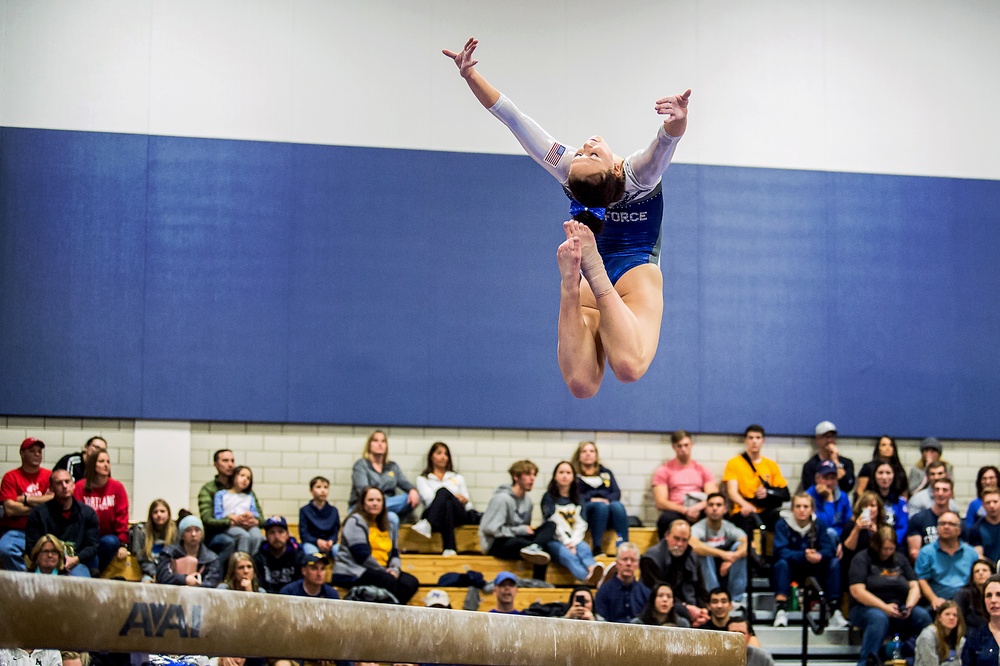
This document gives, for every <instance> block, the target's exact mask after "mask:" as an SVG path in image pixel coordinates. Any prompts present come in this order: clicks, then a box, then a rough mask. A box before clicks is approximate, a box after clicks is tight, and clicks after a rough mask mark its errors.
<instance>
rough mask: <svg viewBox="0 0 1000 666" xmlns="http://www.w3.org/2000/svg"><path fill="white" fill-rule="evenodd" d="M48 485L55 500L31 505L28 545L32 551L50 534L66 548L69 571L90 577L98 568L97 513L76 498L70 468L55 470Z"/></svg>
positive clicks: (26, 544) (26, 542)
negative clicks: (93, 570)
mask: <svg viewBox="0 0 1000 666" xmlns="http://www.w3.org/2000/svg"><path fill="white" fill-rule="evenodd" d="M49 486H50V488H51V489H52V499H51V500H49V501H48V502H46V503H44V504H39V505H38V506H36V507H34V508H32V509H31V513H29V514H28V521H27V524H26V525H25V527H24V534H25V546H26V548H27V549H28V552H29V553H30V552H31V551H32V550H33V549H34V547H35V544H36V543H37V542H38V541H39V539H41V538H42V537H44V536H45V535H46V534H51V535H53V536H55V537H57V538H58V539H59V540H60V541H62V542H63V545H64V546H65V548H66V561H65V563H64V566H65V568H66V571H67V572H68V573H69V574H70V575H71V576H81V577H85V578H86V577H89V576H90V570H91V568H94V569H96V568H97V541H98V538H99V537H98V526H97V514H96V513H94V510H93V509H91V508H90V507H89V506H87V505H86V504H84V503H83V502H80V501H78V500H76V499H74V498H73V488H74V484H73V477H72V476H70V474H69V472H68V471H66V470H64V469H59V470H56V471H55V472H53V473H52V476H51V478H50V479H49Z"/></svg>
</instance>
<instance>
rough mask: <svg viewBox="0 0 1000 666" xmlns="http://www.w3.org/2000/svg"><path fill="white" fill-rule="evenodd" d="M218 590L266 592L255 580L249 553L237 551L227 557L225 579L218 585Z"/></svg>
mask: <svg viewBox="0 0 1000 666" xmlns="http://www.w3.org/2000/svg"><path fill="white" fill-rule="evenodd" d="M218 589H220V590H236V591H238V592H261V593H264V592H266V591H267V590H265V589H264V588H262V587H261V586H260V581H259V580H258V578H257V567H256V565H254V563H253V558H252V557H250V554H249V553H244V552H243V551H242V550H238V551H236V552H235V553H233V554H232V555H230V556H229V564H228V566H227V567H226V577H225V578H223V579H222V582H221V583H219V587H218Z"/></svg>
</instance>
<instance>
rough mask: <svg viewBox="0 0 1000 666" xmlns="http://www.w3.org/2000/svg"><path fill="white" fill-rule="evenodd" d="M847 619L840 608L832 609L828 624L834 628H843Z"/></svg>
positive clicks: (846, 623)
mask: <svg viewBox="0 0 1000 666" xmlns="http://www.w3.org/2000/svg"><path fill="white" fill-rule="evenodd" d="M848 624H849V623H848V621H847V619H846V618H845V617H844V614H843V613H841V612H840V609H839V608H838V609H837V610H835V611H833V615H831V616H830V622H829V625H830V626H831V627H833V628H835V629H843V628H844V627H846V626H847V625H848Z"/></svg>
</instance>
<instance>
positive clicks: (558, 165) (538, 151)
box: [441, 37, 576, 185]
mask: <svg viewBox="0 0 1000 666" xmlns="http://www.w3.org/2000/svg"><path fill="white" fill-rule="evenodd" d="M478 44H479V41H478V40H477V39H476V38H474V37H470V38H469V41H467V42H466V43H465V47H464V48H463V49H462V50H461V51H460V52H459V53H455V52H454V51H448V50H447V49H445V50H442V51H441V52H442V53H444V54H445V55H446V56H448V57H449V58H451V59H452V60H453V61H454V62H455V65H456V66H457V67H458V70H459V73H461V75H462V78H464V79H465V81H466V83H468V84H469V89H470V90H472V94H474V95H475V96H476V99H478V100H479V103H480V104H482V105H483V106H485V107H486V108H487V109H489V112H490V113H492V114H493V115H494V116H496V117H497V119H498V120H500V122H502V123H503V124H504V125H506V126H507V129H509V130H510V131H511V132H512V133H513V134H514V136H515V138H517V141H518V143H520V144H521V147H522V148H524V152H526V153H528V155H529V156H530V157H531V159H533V160H535V162H537V163H538V165H539V166H541V167H542V168H543V169H545V170H546V171H548V172H549V173H550V174H552V176H553V177H554V178H555V179H556V180H558V181H559V182H560V183H561V184H563V185H565V184H566V182H567V180H568V179H569V165H570V162H571V161H572V160H573V155H574V154H575V153H576V149H575V148H571V147H569V146H566V145H564V144H561V143H559V142H558V141H556V140H555V139H553V138H552V136H551V135H550V134H549V133H548V132H546V131H545V130H544V129H542V127H541V126H540V125H539V124H538V123H536V122H535V121H534V120H532V119H531V118H529V117H528V116H526V115H524V114H523V113H521V111H520V110H519V109H518V108H517V107H516V106H515V105H514V103H513V102H511V101H510V99H508V97H507V96H506V95H504V94H502V93H501V92H500V91H499V90H497V89H496V88H494V87H493V86H492V85H490V83H489V82H488V81H487V80H486V79H485V78H484V77H483V75H482V74H480V73H479V72H478V71H477V70H476V64H477V63H478V62H479V61H478V60H476V59H475V58H474V57H473V55H474V52H475V50H476V46H477V45H478Z"/></svg>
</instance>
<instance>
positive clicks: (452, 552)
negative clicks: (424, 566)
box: [441, 548, 458, 557]
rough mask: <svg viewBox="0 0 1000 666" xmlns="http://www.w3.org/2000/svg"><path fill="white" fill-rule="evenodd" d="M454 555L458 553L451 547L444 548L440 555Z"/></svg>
mask: <svg viewBox="0 0 1000 666" xmlns="http://www.w3.org/2000/svg"><path fill="white" fill-rule="evenodd" d="M456 555H458V553H456V552H455V551H453V550H452V549H451V548H445V549H444V550H443V551H442V552H441V557H455V556H456Z"/></svg>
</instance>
